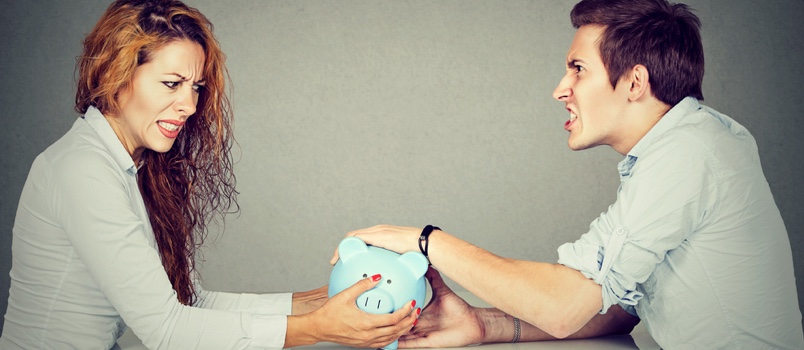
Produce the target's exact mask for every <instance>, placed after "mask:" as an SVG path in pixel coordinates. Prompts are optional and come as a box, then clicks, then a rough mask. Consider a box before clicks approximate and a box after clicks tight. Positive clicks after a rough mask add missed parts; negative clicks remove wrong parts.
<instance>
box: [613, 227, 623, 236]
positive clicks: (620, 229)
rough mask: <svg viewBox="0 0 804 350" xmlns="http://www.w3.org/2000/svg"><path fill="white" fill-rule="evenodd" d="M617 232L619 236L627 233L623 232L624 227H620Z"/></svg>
mask: <svg viewBox="0 0 804 350" xmlns="http://www.w3.org/2000/svg"><path fill="white" fill-rule="evenodd" d="M615 232H617V234H618V235H621V234H623V233H625V230H623V228H622V227H619V228H617V231H615Z"/></svg>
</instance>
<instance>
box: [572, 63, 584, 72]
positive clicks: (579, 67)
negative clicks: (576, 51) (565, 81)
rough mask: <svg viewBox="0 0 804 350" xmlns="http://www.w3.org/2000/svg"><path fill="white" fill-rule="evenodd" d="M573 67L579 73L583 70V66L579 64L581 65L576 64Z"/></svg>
mask: <svg viewBox="0 0 804 350" xmlns="http://www.w3.org/2000/svg"><path fill="white" fill-rule="evenodd" d="M574 67H575V71H576V72H578V73H580V72H581V71H582V70H584V68H583V66H581V65H577V64H576V65H575V66H574Z"/></svg>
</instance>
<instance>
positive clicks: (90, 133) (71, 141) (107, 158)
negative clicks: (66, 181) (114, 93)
mask: <svg viewBox="0 0 804 350" xmlns="http://www.w3.org/2000/svg"><path fill="white" fill-rule="evenodd" d="M39 158H42V160H43V161H45V162H47V163H48V164H49V167H50V168H51V169H52V170H53V171H54V172H55V173H60V172H93V171H97V170H100V169H102V168H107V167H113V166H114V159H113V157H112V155H111V153H110V152H109V151H108V150H107V149H106V147H105V146H104V144H103V142H102V141H101V139H100V138H99V137H98V136H97V134H96V133H95V132H94V130H93V129H92V128H91V127H90V126H89V125H87V123H86V122H85V121H84V120H83V119H81V118H79V119H78V120H77V121H76V122H75V124H73V126H72V128H70V130H69V131H67V133H66V134H64V135H63V136H62V137H61V138H59V139H58V140H57V141H56V142H54V143H53V144H51V145H50V146H49V147H48V148H47V149H45V151H44V152H42V154H41V155H40V157H39Z"/></svg>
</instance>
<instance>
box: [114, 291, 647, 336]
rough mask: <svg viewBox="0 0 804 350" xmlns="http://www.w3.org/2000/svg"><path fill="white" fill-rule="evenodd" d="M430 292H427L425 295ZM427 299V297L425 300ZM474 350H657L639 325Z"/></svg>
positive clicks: (474, 301)
mask: <svg viewBox="0 0 804 350" xmlns="http://www.w3.org/2000/svg"><path fill="white" fill-rule="evenodd" d="M428 292H429V291H428ZM456 293H457V294H458V295H460V296H461V297H462V298H464V299H465V300H466V301H467V302H468V303H469V304H471V305H474V306H478V307H489V305H488V304H487V303H485V302H484V301H483V300H480V298H478V297H476V296H474V295H473V294H471V293H469V292H465V291H463V292H461V291H456ZM428 297H429V296H428ZM117 344H118V346H120V349H121V350H147V348H146V347H145V346H143V345H142V342H140V340H139V339H137V337H136V336H135V335H134V333H132V332H131V330H128V331H126V333H125V334H124V335H123V336H122V337H121V338H120V339H119V340H118V342H117ZM300 348H309V349H310V350H346V349H351V348H349V347H347V346H343V345H338V344H334V343H318V344H315V345H311V346H304V347H299V348H298V349H300ZM472 348H473V349H474V350H543V349H564V350H570V349H600V350H607V349H640V350H646V349H647V350H659V349H661V347H659V345H658V344H656V342H655V341H654V340H653V338H652V337H651V336H650V334H649V333H648V330H647V329H646V328H645V326H644V325H643V324H642V323H640V324H638V325H637V326H636V327H634V330H633V331H631V334H628V335H610V336H605V337H598V338H591V339H577V340H555V341H543V342H526V343H516V344H512V343H499V344H481V345H476V346H472Z"/></svg>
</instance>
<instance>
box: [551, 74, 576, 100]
mask: <svg viewBox="0 0 804 350" xmlns="http://www.w3.org/2000/svg"><path fill="white" fill-rule="evenodd" d="M569 86H570V84H569V79H567V77H566V76H565V77H563V78H561V81H559V82H558V86H556V89H555V90H553V98H555V99H556V100H559V101H564V100H565V99H567V98H568V97H569V96H570V94H571V93H572V90H571V89H570V87H569Z"/></svg>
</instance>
